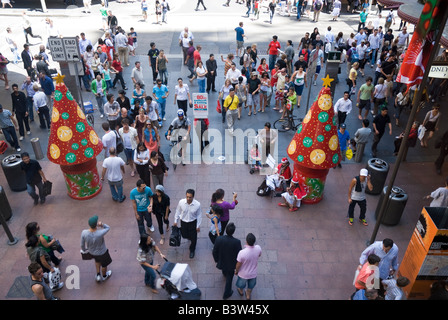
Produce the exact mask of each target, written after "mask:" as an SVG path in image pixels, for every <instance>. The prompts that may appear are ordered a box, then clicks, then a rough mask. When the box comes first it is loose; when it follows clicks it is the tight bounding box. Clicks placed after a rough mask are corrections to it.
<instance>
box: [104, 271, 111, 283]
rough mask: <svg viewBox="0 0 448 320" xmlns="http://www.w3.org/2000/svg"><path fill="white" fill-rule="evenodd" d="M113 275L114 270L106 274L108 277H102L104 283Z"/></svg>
mask: <svg viewBox="0 0 448 320" xmlns="http://www.w3.org/2000/svg"><path fill="white" fill-rule="evenodd" d="M111 275H112V270H109V271H107V272H106V275H105V276H103V277H102V279H103V281H106V280H107V279H109V278H110V276H111Z"/></svg>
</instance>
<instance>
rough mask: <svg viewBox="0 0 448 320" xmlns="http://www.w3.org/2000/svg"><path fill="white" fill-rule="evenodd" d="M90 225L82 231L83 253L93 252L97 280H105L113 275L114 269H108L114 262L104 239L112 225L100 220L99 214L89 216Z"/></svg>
mask: <svg viewBox="0 0 448 320" xmlns="http://www.w3.org/2000/svg"><path fill="white" fill-rule="evenodd" d="M89 227H90V228H89V229H85V230H83V231H82V233H81V253H90V254H91V256H92V257H93V259H94V260H95V267H96V277H95V279H96V281H97V282H100V281H105V280H107V279H109V277H110V276H111V275H112V270H107V267H108V266H109V265H110V264H111V263H112V258H111V257H110V254H109V250H108V249H107V247H106V243H105V241H104V236H105V235H106V234H107V233H108V232H109V230H110V227H109V226H108V225H107V224H105V223H103V222H101V221H98V216H97V215H95V216H93V217H90V218H89Z"/></svg>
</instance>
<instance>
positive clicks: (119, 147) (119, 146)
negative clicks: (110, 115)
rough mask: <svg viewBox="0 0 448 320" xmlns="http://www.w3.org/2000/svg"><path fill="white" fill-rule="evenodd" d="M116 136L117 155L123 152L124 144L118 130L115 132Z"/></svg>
mask: <svg viewBox="0 0 448 320" xmlns="http://www.w3.org/2000/svg"><path fill="white" fill-rule="evenodd" d="M114 133H115V136H116V140H115V142H116V146H115V151H116V152H117V154H119V153H121V152H123V150H124V144H123V139H121V137H120V135H119V134H118V133H117V131H116V130H114Z"/></svg>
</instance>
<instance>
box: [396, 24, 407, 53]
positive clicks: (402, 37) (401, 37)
mask: <svg viewBox="0 0 448 320" xmlns="http://www.w3.org/2000/svg"><path fill="white" fill-rule="evenodd" d="M407 29H408V28H407V27H403V31H402V32H401V33H399V34H398V36H397V38H398V43H397V48H398V49H405V48H406V47H407V46H409V33H408V32H407Z"/></svg>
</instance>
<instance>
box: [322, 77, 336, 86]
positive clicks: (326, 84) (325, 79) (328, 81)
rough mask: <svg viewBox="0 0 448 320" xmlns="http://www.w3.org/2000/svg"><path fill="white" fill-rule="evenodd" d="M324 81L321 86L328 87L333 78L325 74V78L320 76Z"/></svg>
mask: <svg viewBox="0 0 448 320" xmlns="http://www.w3.org/2000/svg"><path fill="white" fill-rule="evenodd" d="M321 79H322V80H323V81H324V83H323V84H322V87H325V88H328V87H330V86H331V82H332V81H333V80H334V79H332V78H330V76H329V75H328V74H327V76H326V77H325V78H321Z"/></svg>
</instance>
